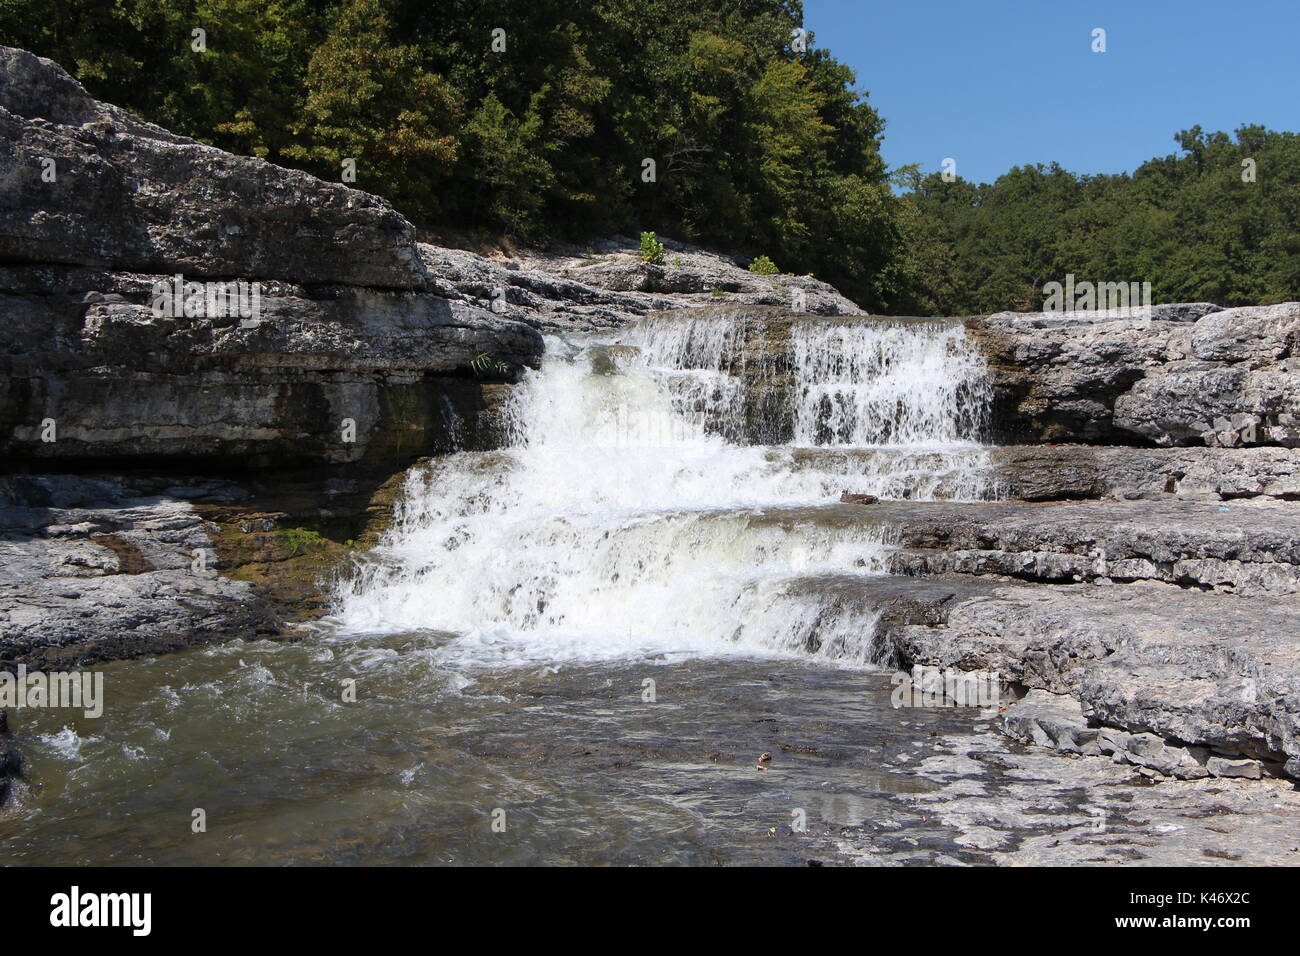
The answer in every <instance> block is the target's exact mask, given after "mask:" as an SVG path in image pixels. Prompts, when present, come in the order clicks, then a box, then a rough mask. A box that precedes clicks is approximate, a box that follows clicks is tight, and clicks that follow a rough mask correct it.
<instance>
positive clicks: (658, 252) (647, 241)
mask: <svg viewBox="0 0 1300 956" xmlns="http://www.w3.org/2000/svg"><path fill="white" fill-rule="evenodd" d="M641 261H642V262H653V263H656V264H658V263H661V262H663V261H664V244H663V243H662V242H660V241H659V238H658V237H657V236H656V235H655V234H654V233H653V232H643V233H641Z"/></svg>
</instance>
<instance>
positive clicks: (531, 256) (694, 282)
mask: <svg viewBox="0 0 1300 956" xmlns="http://www.w3.org/2000/svg"><path fill="white" fill-rule="evenodd" d="M662 241H663V245H664V247H665V249H666V252H665V255H664V261H663V262H662V263H651V262H643V261H642V260H641V258H640V247H639V244H638V243H637V242H636V241H635V240H632V239H629V238H627V237H625V236H615V237H613V238H610V239H606V240H601V241H598V242H595V243H593V244H592V245H591V246H588V247H586V248H585V249H584V248H580V247H578V246H568V245H564V244H559V245H556V246H555V247H554V248H552V249H550V250H533V251H527V252H521V253H519V254H517V255H515V256H496V257H492V258H486V257H484V256H480V255H476V254H475V253H472V252H466V251H463V250H460V249H445V248H441V247H438V246H433V245H428V244H424V243H421V244H420V247H419V249H420V254H421V256H422V257H423V259H424V262H425V264H426V266H427V267H428V269H429V272H430V274H431V275H432V277H433V278H432V280H431V281H432V283H433V287H434V288H435V289H437V290H438V291H439V292H440V293H441V294H443V295H445V296H447V297H448V298H452V299H457V298H461V299H463V300H464V301H467V302H469V303H472V304H473V305H476V306H480V307H482V308H491V309H493V310H494V311H497V312H499V313H500V314H501V315H503V316H505V317H508V318H512V319H516V320H518V321H520V322H526V323H528V324H529V325H532V326H535V327H537V328H540V329H546V330H552V331H561V332H562V331H565V330H574V331H582V330H588V329H600V328H617V327H620V326H624V325H627V324H629V323H631V322H634V321H636V320H637V319H638V318H640V317H641V316H644V315H647V314H649V313H651V312H661V311H666V310H672V309H682V308H688V309H698V308H701V307H705V306H713V307H719V306H722V307H736V306H744V307H751V306H776V307H780V308H782V309H783V310H784V311H786V312H787V313H789V312H803V313H809V314H816V315H860V314H862V309H860V308H859V307H858V306H857V305H856V304H855V303H853V302H852V301H850V300H849V299H847V298H845V297H844V296H842V295H840V293H839V292H837V291H836V290H835V289H834V288H833V287H832V286H830V285H829V284H827V283H825V282H822V281H821V280H819V279H815V278H813V277H812V276H792V275H784V274H778V275H758V274H756V273H753V272H750V271H749V269H748V268H747V266H748V262H746V261H745V260H744V259H743V258H740V257H735V256H726V255H721V254H719V253H714V252H708V251H706V250H703V249H699V248H696V247H694V246H690V245H687V244H685V243H680V242H676V241H674V240H672V239H668V238H664V239H663V240H662Z"/></svg>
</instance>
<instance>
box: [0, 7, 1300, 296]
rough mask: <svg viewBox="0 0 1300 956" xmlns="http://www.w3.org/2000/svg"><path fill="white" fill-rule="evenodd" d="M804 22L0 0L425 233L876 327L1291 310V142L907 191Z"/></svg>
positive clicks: (79, 52)
mask: <svg viewBox="0 0 1300 956" xmlns="http://www.w3.org/2000/svg"><path fill="white" fill-rule="evenodd" d="M801 24H802V4H801V3H800V2H799V0H693V2H690V3H682V2H680V0H529V2H527V3H523V2H519V0H438V2H436V3H430V2H428V0H60V2H58V3H55V4H49V3H45V2H42V0H0V42H3V43H6V44H11V45H15V46H21V47H25V48H27V49H30V50H33V51H34V52H37V53H39V54H41V55H43V56H48V57H51V58H53V59H55V60H57V61H58V62H60V63H61V64H63V65H64V66H65V67H67V68H68V69H69V70H70V71H72V72H73V73H74V74H75V75H76V76H77V77H78V79H80V80H81V81H82V82H83V83H84V84H85V85H86V86H87V88H88V89H89V90H90V91H91V92H92V93H93V94H94V95H96V96H97V97H99V98H101V99H103V100H106V101H108V102H112V103H117V104H120V105H122V106H125V107H127V108H129V109H131V110H133V111H135V112H137V113H139V114H141V115H142V116H144V117H146V118H147V119H150V120H152V121H154V122H157V123H159V124H161V125H163V126H166V127H168V128H170V129H173V130H176V131H177V132H181V133H184V134H187V135H190V136H193V137H195V138H197V139H201V140H204V141H205V142H210V143H213V144H215V145H218V146H221V147H223V148H225V149H228V150H232V151H235V152H242V153H249V154H253V155H258V156H264V157H266V158H268V159H270V160H272V161H274V162H277V163H280V164H283V165H288V166H297V167H300V168H304V169H308V170H311V171H312V172H314V173H317V174H318V175H320V176H322V177H324V178H329V179H341V178H343V170H344V161H345V160H349V159H350V160H354V161H355V170H356V178H355V185H356V186H357V187H358V188H362V189H367V190H369V191H372V192H376V193H379V194H381V195H384V196H386V197H388V198H389V199H391V200H392V201H393V203H394V204H395V205H396V206H397V207H398V208H399V209H401V210H402V211H403V212H404V213H406V214H407V215H408V216H409V217H410V218H411V219H412V220H413V221H415V222H416V223H417V224H421V225H425V226H450V227H457V228H461V229H468V230H483V231H484V232H486V233H489V234H501V233H505V234H508V235H512V236H514V237H517V238H518V239H521V240H524V241H528V242H537V241H541V240H544V239H546V238H549V237H559V236H570V237H575V238H581V239H586V238H589V237H591V236H593V235H597V234H607V233H609V232H612V231H621V232H624V233H627V234H629V235H637V234H640V233H641V232H644V231H648V230H653V231H656V232H658V233H659V234H660V235H669V236H674V237H676V238H680V239H686V240H690V241H695V242H697V243H700V244H703V245H707V246H713V247H717V248H722V249H727V250H732V251H738V252H746V253H749V254H751V255H752V254H757V253H760V252H761V253H765V254H768V255H770V256H771V257H773V258H774V259H775V260H776V261H777V262H779V263H780V264H781V267H782V268H783V269H788V270H790V271H792V272H814V273H815V274H816V275H817V276H818V277H820V278H824V279H826V280H827V281H830V282H832V283H834V284H836V285H837V286H839V287H840V288H841V289H842V290H843V291H845V293H846V294H848V295H850V296H851V297H853V298H855V299H856V300H857V301H859V302H860V303H861V304H863V305H864V306H867V307H869V308H871V309H873V310H876V311H913V312H923V313H931V314H940V313H947V314H959V313H969V312H974V311H990V310H995V309H1003V308H1012V307H1030V306H1036V305H1037V304H1038V303H1039V302H1040V301H1041V289H1042V286H1043V284H1044V283H1045V282H1048V281H1051V280H1058V281H1059V280H1061V279H1063V277H1064V275H1065V273H1067V272H1074V273H1075V274H1076V275H1078V276H1079V277H1080V278H1087V279H1093V280H1104V281H1122V280H1128V279H1137V280H1144V279H1149V280H1151V281H1152V282H1153V284H1154V287H1155V293H1156V300H1157V301H1169V300H1173V299H1184V300H1186V299H1211V300H1214V301H1218V302H1221V303H1224V304H1231V303H1236V302H1261V301H1263V302H1268V301H1279V300H1282V299H1286V298H1300V228H1298V225H1297V223H1298V221H1300V216H1298V213H1297V208H1298V205H1300V144H1298V143H1297V137H1296V136H1295V135H1293V134H1289V133H1272V132H1267V131H1265V130H1263V129H1261V128H1258V127H1247V128H1243V129H1242V130H1240V131H1238V134H1237V140H1236V141H1235V142H1234V141H1232V140H1231V139H1230V138H1229V137H1227V136H1226V135H1225V134H1221V133H1220V134H1213V135H1205V134H1203V133H1202V132H1201V131H1200V129H1199V128H1197V129H1195V130H1193V131H1191V132H1189V133H1184V134H1180V139H1181V143H1182V146H1183V150H1184V153H1185V155H1183V156H1181V157H1174V156H1170V157H1166V158H1164V159H1157V160H1152V161H1151V162H1149V163H1147V164H1145V165H1144V166H1142V167H1141V168H1140V169H1139V170H1138V171H1137V172H1136V173H1134V174H1133V175H1132V176H1128V175H1119V176H1083V177H1080V176H1075V175H1073V174H1070V173H1067V172H1065V171H1064V170H1061V169H1059V168H1058V167H1056V166H1052V167H1050V168H1043V167H1026V168H1016V169H1013V170H1011V171H1010V172H1009V173H1007V174H1006V175H1005V176H1002V177H1001V178H1000V179H999V180H998V181H997V182H996V183H994V184H992V185H982V186H975V185H972V184H969V183H965V182H962V181H961V180H957V181H956V182H952V183H945V182H943V181H942V180H941V179H940V178H939V177H938V176H931V177H928V178H922V177H920V176H919V175H917V174H916V173H915V172H914V171H911V170H903V171H901V172H900V173H896V174H894V176H893V177H892V181H893V183H894V184H896V185H902V186H905V187H906V186H910V187H912V191H911V192H910V193H908V194H906V195H904V196H902V197H899V196H895V195H894V192H893V190H892V189H891V177H890V175H889V173H888V171H887V170H886V168H885V166H884V163H883V162H882V160H881V157H880V152H879V148H878V147H879V139H880V136H881V132H882V129H883V122H882V120H881V119H880V117H879V116H878V114H877V113H876V112H875V111H874V110H873V109H872V107H871V106H870V105H869V104H868V103H867V102H866V98H865V94H863V93H861V92H859V91H857V90H856V89H855V87H854V84H855V77H854V75H853V73H852V71H851V70H849V69H848V68H847V67H846V66H844V65H843V64H841V63H839V62H838V61H836V60H835V58H834V57H833V56H832V55H831V54H830V53H829V52H828V51H826V50H824V49H822V48H820V47H819V46H818V45H817V44H816V43H815V42H814V41H815V37H814V36H813V35H811V34H809V35H808V36H807V38H806V40H807V44H806V48H805V49H801V48H800V44H799V43H797V42H796V35H795V32H794V31H795V30H796V28H798V27H800V26H801ZM197 29H201V30H202V31H204V33H203V38H202V39H203V44H202V45H203V46H204V47H205V48H204V49H203V50H201V51H199V50H196V49H195V45H196V40H195V35H194V31H195V30H197ZM498 29H500V30H504V31H505V33H504V37H500V36H498V37H496V38H495V39H494V33H493V31H494V30H498ZM502 41H504V49H501V46H502ZM494 47H495V48H494ZM1243 158H1253V159H1254V160H1255V161H1256V163H1257V181H1256V182H1254V183H1243V182H1242V181H1241V176H1240V174H1241V167H1240V161H1241V159H1243ZM647 160H652V161H653V177H650V176H649V173H648V169H647V163H646V161H647Z"/></svg>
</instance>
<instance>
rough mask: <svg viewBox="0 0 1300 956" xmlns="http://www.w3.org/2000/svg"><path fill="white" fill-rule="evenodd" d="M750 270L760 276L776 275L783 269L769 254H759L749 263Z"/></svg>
mask: <svg viewBox="0 0 1300 956" xmlns="http://www.w3.org/2000/svg"><path fill="white" fill-rule="evenodd" d="M749 271H750V272H752V273H754V274H755V275H760V276H774V275H776V274H777V273H778V272H780V271H781V270H780V269H778V268H777V267H776V263H775V262H773V261H772V260H771V259H769V258H768V257H767V256H759V257H758V258H757V259H755V260H754V261H753V262H751V263H750V264H749Z"/></svg>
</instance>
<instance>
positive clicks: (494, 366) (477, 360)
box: [469, 352, 510, 375]
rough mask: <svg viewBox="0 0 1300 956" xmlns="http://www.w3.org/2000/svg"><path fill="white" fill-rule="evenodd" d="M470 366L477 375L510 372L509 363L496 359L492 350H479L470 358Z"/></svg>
mask: <svg viewBox="0 0 1300 956" xmlns="http://www.w3.org/2000/svg"><path fill="white" fill-rule="evenodd" d="M469 367H470V369H471V370H472V371H473V372H474V374H475V375H492V374H496V375H507V374H509V372H510V365H509V363H507V362H501V361H498V360H497V359H494V358H493V357H492V353H491V352H479V353H478V355H475V356H474V357H473V358H472V359H470V360H469Z"/></svg>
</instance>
